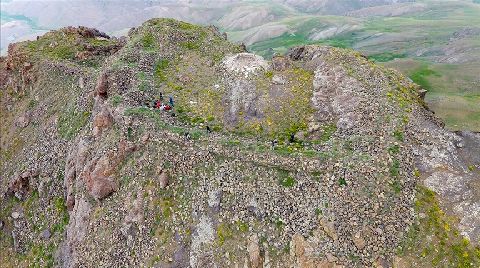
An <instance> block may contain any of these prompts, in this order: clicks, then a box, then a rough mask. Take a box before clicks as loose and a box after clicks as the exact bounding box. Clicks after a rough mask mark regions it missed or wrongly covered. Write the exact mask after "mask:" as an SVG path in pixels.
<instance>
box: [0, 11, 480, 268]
mask: <svg viewBox="0 0 480 268" xmlns="http://www.w3.org/2000/svg"><path fill="white" fill-rule="evenodd" d="M0 64H1V66H0V67H1V73H0V85H1V91H0V93H1V96H0V97H1V115H2V119H3V120H4V123H3V124H2V129H1V131H2V137H1V155H0V157H1V158H0V159H1V165H0V172H1V173H0V174H1V175H0V176H1V177H0V182H1V183H0V196H1V199H0V204H1V210H0V220H1V228H0V234H1V236H0V245H1V247H2V250H1V253H0V260H1V262H0V263H1V264H0V265H2V266H5V267H10V266H29V265H33V266H35V265H37V266H40V267H44V266H61V267H98V266H101V267H110V266H149V267H189V266H190V267H232V266H233V267H240V266H244V265H247V266H248V267H337V266H339V267H341V266H344V267H360V266H377V267H390V266H395V267H414V266H420V267H429V266H432V267H438V266H445V267H451V266H459V267H478V265H479V260H480V256H479V254H480V249H479V248H478V241H479V240H480V215H479V213H480V198H479V197H480V187H479V183H480V177H479V176H480V173H479V169H480V159H479V155H480V153H479V152H480V146H479V142H480V137H479V134H476V133H466V132H465V133H450V132H448V131H447V130H445V129H443V126H442V123H441V122H440V121H439V120H438V119H437V118H436V117H435V116H434V115H433V114H432V112H430V111H429V110H428V109H427V108H426V107H425V106H424V103H423V100H422V97H421V96H420V95H421V94H420V93H421V90H420V88H419V87H418V86H417V85H415V84H413V83H411V82H410V81H409V80H407V79H405V77H403V76H402V75H400V74H399V73H397V72H396V71H393V70H390V69H386V68H383V67H379V66H376V65H375V64H374V63H372V62H371V61H369V60H368V59H366V58H365V57H363V56H362V55H360V54H359V53H356V52H353V51H349V50H343V49H337V48H331V47H319V46H304V47H297V48H294V49H292V50H290V51H289V52H288V53H287V54H286V55H283V56H277V57H274V58H273V59H272V61H266V60H264V59H263V58H261V57H259V56H257V55H254V54H251V53H248V52H246V51H245V49H244V47H242V46H238V45H235V44H232V43H230V42H228V41H227V40H226V37H225V36H224V35H223V34H221V33H220V32H219V31H218V30H217V29H216V28H214V27H200V26H196V25H192V24H188V23H184V22H179V21H175V20H170V19H154V20H149V21H147V22H145V23H144V24H143V25H142V26H141V27H139V28H136V29H132V30H131V31H130V32H129V35H128V36H127V37H126V38H123V39H115V38H109V37H108V36H106V35H105V34H103V33H101V32H99V31H97V30H94V29H88V28H83V27H79V28H72V27H69V28H64V29H61V30H59V31H54V32H51V33H48V34H46V35H45V36H42V37H40V38H38V40H36V41H32V42H23V43H17V44H15V45H12V46H11V47H10V49H9V55H8V57H6V58H2V60H1V62H0ZM154 101H160V102H162V104H164V106H162V108H165V107H167V106H166V105H168V107H171V108H172V109H171V110H168V108H167V109H166V110H161V109H157V108H155V107H154V106H156V104H152V102H154ZM207 127H208V128H207ZM434 192H436V193H437V194H435V193H434Z"/></svg>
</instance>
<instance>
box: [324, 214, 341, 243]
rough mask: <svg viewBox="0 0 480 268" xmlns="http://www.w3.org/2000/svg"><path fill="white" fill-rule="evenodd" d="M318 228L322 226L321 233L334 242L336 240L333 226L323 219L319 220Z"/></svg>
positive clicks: (336, 236)
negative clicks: (323, 232)
mask: <svg viewBox="0 0 480 268" xmlns="http://www.w3.org/2000/svg"><path fill="white" fill-rule="evenodd" d="M320 226H322V228H323V231H325V233H326V234H327V235H328V236H329V237H330V238H331V239H333V240H334V241H335V240H337V239H338V235H337V231H336V230H335V224H334V223H333V222H330V221H328V220H326V219H325V218H321V219H320Z"/></svg>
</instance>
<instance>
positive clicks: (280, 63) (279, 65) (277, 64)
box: [272, 56, 290, 71]
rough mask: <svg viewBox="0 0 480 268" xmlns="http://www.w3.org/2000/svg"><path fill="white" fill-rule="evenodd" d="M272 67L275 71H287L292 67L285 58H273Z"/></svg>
mask: <svg viewBox="0 0 480 268" xmlns="http://www.w3.org/2000/svg"><path fill="white" fill-rule="evenodd" d="M272 66H273V70H275V71H285V70H286V69H288V68H289V67H290V61H289V60H288V58H286V57H283V56H275V57H273V58H272Z"/></svg>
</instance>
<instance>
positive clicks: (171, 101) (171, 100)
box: [169, 96, 174, 107]
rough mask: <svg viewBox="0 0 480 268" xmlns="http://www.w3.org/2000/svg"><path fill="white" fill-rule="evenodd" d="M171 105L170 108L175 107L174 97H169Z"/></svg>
mask: <svg viewBox="0 0 480 268" xmlns="http://www.w3.org/2000/svg"><path fill="white" fill-rule="evenodd" d="M169 103H170V106H172V107H173V106H174V105H173V97H172V96H170V97H169Z"/></svg>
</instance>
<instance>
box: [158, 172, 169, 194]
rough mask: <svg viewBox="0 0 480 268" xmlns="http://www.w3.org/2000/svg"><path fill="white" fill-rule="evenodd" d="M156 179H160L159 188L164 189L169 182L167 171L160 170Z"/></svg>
mask: <svg viewBox="0 0 480 268" xmlns="http://www.w3.org/2000/svg"><path fill="white" fill-rule="evenodd" d="M158 180H159V181H160V188H161V189H165V188H166V187H167V186H168V183H169V178H168V174H167V172H166V171H163V170H162V171H161V173H160V176H159V177H158Z"/></svg>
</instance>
